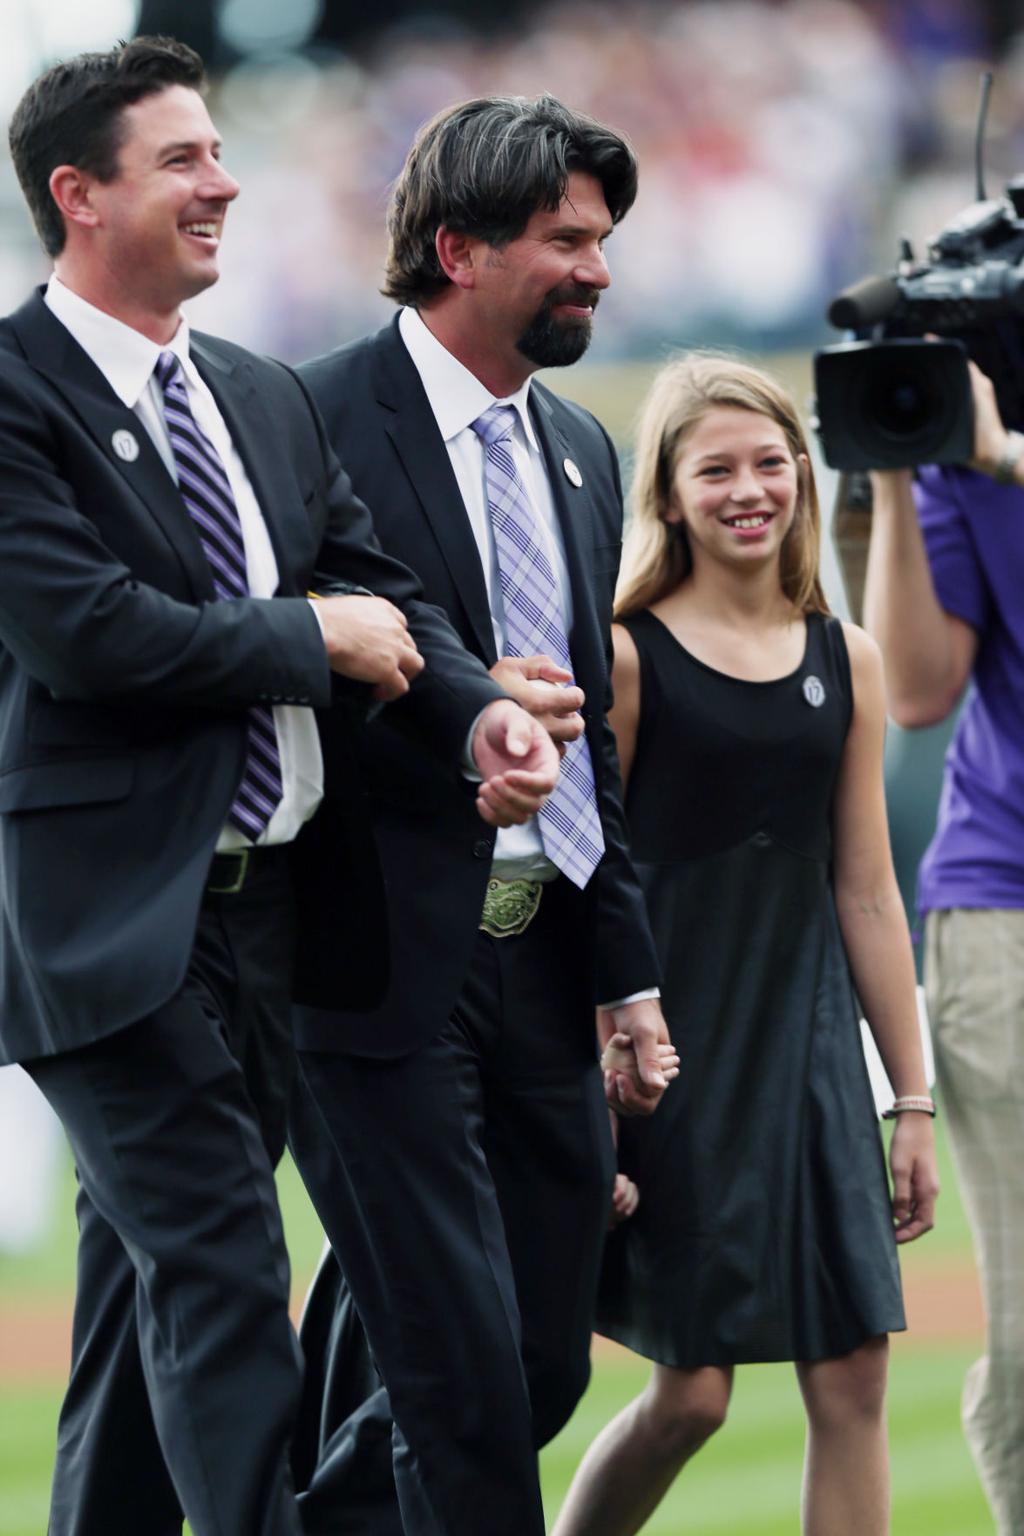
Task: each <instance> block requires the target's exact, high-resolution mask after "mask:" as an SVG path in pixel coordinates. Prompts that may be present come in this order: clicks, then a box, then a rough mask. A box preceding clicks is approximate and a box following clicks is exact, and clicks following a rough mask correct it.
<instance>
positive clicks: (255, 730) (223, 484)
mask: <svg viewBox="0 0 1024 1536" xmlns="http://www.w3.org/2000/svg"><path fill="white" fill-rule="evenodd" d="M154 371H155V373H156V376H157V380H158V382H159V384H160V388H161V389H162V390H163V394H164V419H165V421H166V423H167V431H168V435H169V436H170V439H171V448H172V450H173V452H174V462H175V465H176V466H177V470H178V489H179V490H180V491H181V495H182V500H183V501H184V503H185V506H186V507H187V508H188V512H189V515H190V516H191V518H192V521H193V522H194V523H195V525H196V531H197V532H198V534H199V539H200V542H201V544H202V546H203V550H204V552H205V554H206V558H207V560H208V561H209V563H210V573H211V575H212V577H213V587H214V591H215V592H216V594H217V596H218V597H219V598H222V599H224V600H230V599H231V598H235V597H248V595H249V576H248V571H247V568H246V563H245V542H244V540H243V538H242V524H241V522H240V520H239V517H238V508H237V507H236V506H235V498H234V496H233V495H232V492H231V484H230V482H229V480H228V477H227V474H226V472H225V469H224V465H223V463H222V462H221V459H220V455H219V454H218V452H217V450H216V448H215V447H214V446H213V444H212V443H211V442H210V439H209V438H208V437H207V436H206V433H205V432H203V430H202V428H201V427H200V426H199V423H198V422H197V421H196V419H195V417H194V416H193V415H192V408H191V406H190V405H189V403H188V394H187V392H186V389H185V377H184V374H183V373H182V371H181V364H180V363H179V361H178V359H177V357H175V355H174V353H173V352H161V354H160V357H159V359H158V360H157V365H156V368H155V370H154ZM282 793H283V787H282V783H281V757H280V753H279V752H278V747H277V731H276V729H275V726H274V714H273V710H272V709H271V708H270V705H269V704H253V705H250V708H249V725H248V737H247V740H246V754H245V767H244V768H243V770H242V779H241V783H240V784H239V786H238V789H237V790H236V792H235V799H234V803H233V804H232V806H231V809H230V811H229V812H228V820H229V821H230V822H231V824H232V825H233V826H235V827H237V828H238V830H239V831H240V832H242V833H244V835H245V836H246V837H248V838H251V839H252V841H253V842H255V841H256V840H257V838H258V837H259V836H260V834H261V833H262V832H264V831H265V830H266V826H267V823H268V822H269V820H270V818H271V816H273V814H274V812H275V811H276V810H277V807H278V806H279V805H280V803H281V795H282Z"/></svg>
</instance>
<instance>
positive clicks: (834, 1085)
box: [555, 354, 938, 1536]
mask: <svg viewBox="0 0 1024 1536" xmlns="http://www.w3.org/2000/svg"><path fill="white" fill-rule="evenodd" d="M818 544H819V513H818V504H817V496H816V492H815V488H814V482H813V478H812V473H811V467H810V461H809V458H808V455H807V448H806V443H805V441H804V437H803V433H802V431H801V428H800V424H799V421H798V418H797V414H796V411H795V409H794V407H793V405H792V402H791V401H790V400H789V399H788V398H787V396H786V395H785V393H784V392H783V390H782V389H781V388H780V386H779V385H778V384H777V383H776V382H775V381H774V380H772V379H771V378H769V377H768V376H766V375H765V374H763V373H761V372H759V371H758V370H756V369H753V368H751V367H748V366H746V365H745V364H743V363H740V362H738V361H736V360H734V359H731V358H725V357H718V356H713V355H706V354H697V355H692V356H690V357H686V358H683V359H681V360H678V361H675V362H672V363H670V364H668V365H667V367H665V368H664V369H663V370H662V372H661V373H660V375H659V376H658V378H657V379H656V381H655V384H654V386H653V389H652V391H651V394H650V396H649V398H648V401H647V404H646V407H645V409H644V413H643V416H642V420H641V426H640V432H639V440H638V451H637V461H636V469H635V483H634V491H633V519H632V524H631V528H630V532H629V535H628V541H627V548H626V554H625V558H624V562H623V575H622V579H621V582H620V588H619V600H618V613H619V617H620V621H621V622H620V623H619V624H618V625H616V627H615V632H614V635H615V674H614V684H615V699H616V704H615V711H614V714H613V716H612V721H613V724H614V727H615V731H616V736H617V739H618V746H619V754H620V758H621V761H622V770H623V775H624V778H625V781H626V785H627V791H626V809H627V814H628V818H629V824H630V835H631V839H632V848H633V855H634V859H635V861H636V865H637V868H638V871H639V873H640V877H641V879H642V881H643V882H644V886H645V890H646V894H647V899H648V905H649V909H650V914H651V920H652V923H653V926H654V932H655V936H656V939H657V942H658V946H659V950H660V955H661V962H662V966H663V975H664V986H663V1003H664V1007H665V1013H666V1017H667V1019H668V1022H669V1028H670V1031H671V1034H672V1037H673V1043H674V1044H675V1046H676V1047H677V1049H678V1051H679V1055H680V1057H681V1073H680V1076H679V1079H678V1081H677V1082H676V1083H675V1085H674V1086H673V1088H672V1091H671V1093H669V1094H667V1095H666V1096H665V1099H664V1101H663V1103H662V1104H661V1105H660V1107H659V1109H658V1111H657V1113H656V1114H655V1115H654V1116H653V1117H652V1118H651V1119H650V1121H644V1122H641V1121H628V1120H627V1121H623V1122H622V1124H621V1127H620V1132H619V1139H620V1164H621V1167H622V1169H623V1171H624V1173H625V1174H627V1175H628V1176H629V1178H631V1179H632V1180H634V1181H635V1183H636V1184H637V1186H638V1188H639V1190H640V1201H639V1206H638V1208H637V1210H636V1212H635V1214H634V1215H633V1216H632V1217H631V1218H630V1219H629V1220H628V1221H626V1222H624V1223H623V1224H622V1225H621V1226H620V1227H619V1228H618V1229H617V1230H616V1231H615V1233H614V1234H613V1235H612V1237H611V1238H610V1240H609V1246H608V1253H607V1261H606V1264H605V1270H604V1275H603V1280H602V1292H601V1300H600V1308H599V1320H598V1328H599V1330H600V1331H601V1332H602V1333H605V1334H607V1335H609V1336H610V1337H612V1338H615V1339H618V1340H619V1341H620V1342H621V1343H624V1344H626V1345H628V1346H629V1347H630V1348H632V1349H634V1350H636V1351H637V1352H638V1353H639V1354H641V1355H644V1356H646V1357H647V1358H648V1359H650V1360H652V1361H654V1362H655V1364H654V1371H653V1374H652V1377H651V1381H650V1385H649V1386H648V1388H647V1390H646V1391H645V1392H644V1394H643V1395H642V1396H641V1397H640V1398H638V1399H637V1400H636V1401H635V1402H633V1403H631V1404H630V1405H629V1406H628V1407H627V1408H625V1409H624V1410H623V1411H622V1412H621V1413H620V1414H619V1415H618V1417H617V1418H616V1419H615V1420H614V1421H613V1422H612V1423H611V1424H609V1425H608V1426H607V1428H606V1429H605V1430H604V1431H603V1432H602V1433H601V1434H600V1435H599V1436H598V1438H597V1440H596V1441H595V1442H594V1444H593V1445H592V1446H591V1448H590V1450H589V1451H588V1452H587V1454H586V1456H585V1457H584V1460H583V1463H582V1465H581V1466H580V1469H579V1471H578V1472H577V1475H576V1478H575V1481H574V1482H573V1485H572V1488H571V1489H570V1491H569V1494H568V1497H567V1499H566V1503H565V1506H564V1508H563V1509H562V1512H561V1515H560V1516H559V1519H558V1521H557V1524H556V1526H555V1536H628V1533H632V1532H634V1531H637V1530H639V1528H640V1527H641V1526H642V1525H643V1523H644V1521H645V1520H646V1519H647V1518H648V1516H649V1515H650V1514H651V1512H652V1510H653V1509H654V1508H655V1507H656V1506H657V1504H658V1502H659V1501H660V1499H661V1498H662V1496H663V1495H664V1493H665V1491H666V1489H667V1488H668V1487H669V1485H670V1484H671V1482H672V1480H673V1479H674V1478H675V1476H676V1474H677V1473H678V1472H679V1470H680V1468H681V1467H682V1466H683V1465H684V1463H685V1462H686V1461H687V1460H688V1459H689V1457H690V1456H692V1455H693V1454H694V1452H695V1451H697V1450H698V1449H699V1448H700V1446H701V1445H702V1444H703V1443H704V1442H705V1441H706V1440H707V1439H708V1437H709V1436H710V1435H711V1434H712V1433H713V1432H714V1431H715V1430H716V1429H718V1428H719V1426H720V1425H721V1424H722V1423H723V1421H724V1419H725V1413H726V1408H727V1405H728V1401H729V1394H730V1390H731V1386H732V1377H733V1368H734V1366H735V1365H737V1364H740V1363H742V1362H748V1361H766V1360H793V1361H794V1362H795V1363H796V1373H797V1377H798V1380H799V1383H800V1388H801V1391H802V1393H803V1398H804V1403H805V1406H806V1411H807V1418H808V1438H807V1455H806V1463H805V1469H804V1488H803V1500H802V1526H803V1531H804V1533H805V1536H884V1533H885V1532H886V1531H887V1530H888V1528H889V1527H888V1506H889V1492H888V1463H887V1446H886V1433H885V1420H884V1395H885V1383H886V1367H887V1335H888V1333H889V1332H890V1331H891V1330H893V1329H900V1328H903V1327H904V1326H905V1323H904V1318H903V1307H902V1301H901V1295H900V1283H899V1271H898V1265H897V1262H896V1243H898V1242H907V1241H909V1240H911V1239H912V1238H915V1237H918V1236H920V1235H921V1233H923V1232H926V1231H928V1229H929V1228H930V1226H931V1225H932V1214H933V1207H934V1202H935V1196H936V1194H937V1192H938V1181H937V1177H936V1169H935V1153H934V1145H933V1137H932V1121H931V1114H932V1113H934V1106H933V1105H932V1102H931V1099H930V1098H929V1096H928V1088H927V1083H926V1080H925V1076H924V1065H923V1061H922V1053H921V1045H920V1037H919V1032H918V1025H917V1013H916V1004H915V994H914V967H913V960H912V956H911V949H910V941H909V936H908V932H907V925H906V919H905V917H904V912H903V907H902V904H901V901H900V896H899V891H898V889H897V885H896V880H895V877H894V874H893V868H892V859H891V855H890V852H889V842H888V833H887V827H886V817H885V801H884V792H883V784H882V745H883V735H884V729H885V706H884V696H883V682H882V667H881V661H880V658H879V653H878V650H877V647H876V646H875V644H874V642H873V641H872V640H870V639H869V638H868V636H867V635H865V634H864V633H863V632H862V631H861V630H859V629H857V628H856V627H855V626H853V625H850V624H840V623H839V622H838V621H837V620H836V619H834V618H832V617H830V616H829V613H828V608H827V605H826V603H825V599H824V596H823V593H822V589H821V585H820V581H819V578H818V569H817V566H818ZM851 978H852V979H851ZM854 987H855V988H856V994H857V997H858V998H859V1001H860V1006H861V1007H862V1008H863V1011H864V1013H865V1014H866V1016H867V1018H868V1021H869V1023H870V1026H871V1029H872V1032H873V1034H874V1037H875V1040H876V1042H877V1044H878V1047H879V1050H880V1052H881V1055H882V1059H883V1061H884V1063H885V1066H886V1069H887V1071H888V1074H889V1078H890V1081H891V1082H892V1085H893V1088H894V1090H895V1093H896V1095H897V1098H896V1105H895V1106H894V1107H895V1109H896V1111H897V1119H896V1127H895V1130H894V1133H893V1138H892V1145H891V1150H890V1167H891V1173H892V1194H891V1196H890V1193H889V1188H888V1184H887V1181H886V1173H885V1163H884V1156H883V1152H882V1145H881V1139H880V1137H879V1134H878V1126H877V1120H876V1116H875V1110H874V1105H873V1101H872V1095H871V1091H870V1086H869V1082H868V1077H867V1072H866V1068H865V1064H864V1058H863V1054H862V1051H861V1042H860V1032H859V1023H858V1017H859V1011H860V1010H859V1009H858V1006H857V1002H856V1000H855V997H854ZM727 1497H728V1493H727V1490H723V1498H727Z"/></svg>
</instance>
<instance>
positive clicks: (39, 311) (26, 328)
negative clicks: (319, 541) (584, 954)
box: [10, 293, 214, 598]
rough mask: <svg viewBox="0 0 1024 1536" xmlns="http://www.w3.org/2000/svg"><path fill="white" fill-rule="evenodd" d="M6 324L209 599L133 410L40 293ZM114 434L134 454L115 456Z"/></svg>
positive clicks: (183, 523) (192, 547) (186, 525)
mask: <svg viewBox="0 0 1024 1536" xmlns="http://www.w3.org/2000/svg"><path fill="white" fill-rule="evenodd" d="M10 323H11V326H12V329H13V330H14V332H15V334H16V336H17V337H18V340H19V341H20V343H21V345H22V347H23V349H24V352H25V356H26V358H27V359H28V361H29V362H30V363H31V364H32V366H33V367H34V368H35V369H36V370H37V371H38V372H39V373H41V374H43V375H45V377H46V378H47V379H48V380H49V382H50V383H51V384H52V385H53V387H54V388H55V389H56V390H57V391H58V392H59V393H60V394H61V395H62V396H63V398H64V400H65V401H66V402H67V404H68V406H69V407H70V409H71V410H72V411H73V412H74V413H75V415H76V416H77V417H78V418H79V420H80V421H81V422H82V424H83V426H84V427H85V428H86V430H87V431H88V432H89V433H90V434H91V435H92V436H93V437H94V438H95V440H96V442H97V443H98V445H99V447H100V448H101V450H102V451H103V453H104V455H105V456H106V458H107V459H108V460H109V462H110V464H111V465H112V466H113V467H114V468H115V469H116V470H117V472H118V473H119V474H120V476H121V478H122V480H123V481H124V483H125V486H126V487H127V488H128V490H129V491H130V492H131V493H132V494H133V495H134V496H136V497H137V498H138V499H139V501H140V502H141V503H142V504H143V506H144V507H145V508H146V510H147V511H148V512H149V513H150V515H151V516H152V517H153V519H154V520H155V522H156V523H157V524H158V525H159V527H160V528H161V529H162V531H163V533H164V534H165V536H166V538H167V542H168V544H169V545H170V547H171V549H172V550H173V551H174V553H175V555H176V556H177V558H178V560H179V561H180V562H181V564H182V566H183V567H184V570H185V573H186V576H187V577H188V581H189V585H190V586H191V588H192V590H193V592H194V593H195V594H196V596H197V597H203V598H212V597H213V595H214V592H213V582H212V580H211V576H210V567H209V564H208V562H207V559H206V556H205V554H204V553H203V546H202V544H201V543H200V541H199V535H198V534H197V533H196V530H195V527H194V525H193V522H192V519H191V518H190V517H189V515H188V512H187V511H186V509H185V504H184V502H183V501H182V499H181V495H180V493H179V491H178V487H177V486H176V485H175V483H174V481H173V479H172V478H171V476H170V475H169V474H168V472H167V467H166V465H165V464H164V461H163V459H162V458H161V457H160V455H159V453H158V452H157V450H156V448H155V447H154V445H153V441H152V439H151V437H150V435H149V433H148V432H147V431H146V428H145V427H144V426H143V425H142V423H141V422H140V420H139V418H138V417H137V416H136V414H135V412H134V411H133V410H131V409H130V408H129V407H128V406H126V405H124V404H122V402H121V401H120V400H119V399H118V397H117V396H116V395H115V394H114V391H113V390H112V389H111V388H110V385H109V384H108V383H107V381H106V379H105V378H104V377H103V375H102V373H101V372H100V370H99V369H98V368H97V367H96V365H95V363H94V362H93V361H92V359H91V358H90V357H89V356H88V354H87V353H86V352H84V351H83V350H82V348H81V347H80V346H79V345H78V343H77V342H76V341H75V339H74V337H73V336H72V335H71V333H70V331H68V330H67V328H66V327H65V326H63V325H61V323H60V321H59V320H57V319H56V318H55V317H54V316H53V315H52V314H51V313H50V311H49V310H48V309H47V307H46V305H45V304H44V303H43V300H42V297H41V294H38V293H37V294H35V295H33V297H32V298H31V299H29V300H28V302H27V303H26V304H24V305H23V306H22V308H21V309H20V310H18V311H17V313H16V314H14V315H12V316H11V322H10ZM118 434H127V436H121V437H118ZM115 438H117V440H118V441H119V442H121V443H122V444H124V443H127V444H128V445H129V451H132V450H131V445H134V448H136V449H137V450H138V453H137V457H135V458H130V457H129V458H124V457H122V456H121V455H119V454H118V453H117V452H116V451H115V449H114V446H113V444H114V440H115Z"/></svg>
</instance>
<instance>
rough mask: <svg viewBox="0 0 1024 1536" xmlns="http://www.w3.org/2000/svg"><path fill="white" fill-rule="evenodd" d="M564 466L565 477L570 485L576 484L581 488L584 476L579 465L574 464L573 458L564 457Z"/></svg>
mask: <svg viewBox="0 0 1024 1536" xmlns="http://www.w3.org/2000/svg"><path fill="white" fill-rule="evenodd" d="M562 468H563V469H564V470H565V478H566V479H567V480H568V481H569V483H570V485H574V486H575V487H576V489H577V490H579V488H580V486H581V485H582V484H583V476H582V475H581V474H580V471H579V466H578V465H577V464H574V463H573V461H572V459H563V460H562Z"/></svg>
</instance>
